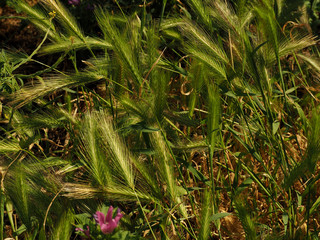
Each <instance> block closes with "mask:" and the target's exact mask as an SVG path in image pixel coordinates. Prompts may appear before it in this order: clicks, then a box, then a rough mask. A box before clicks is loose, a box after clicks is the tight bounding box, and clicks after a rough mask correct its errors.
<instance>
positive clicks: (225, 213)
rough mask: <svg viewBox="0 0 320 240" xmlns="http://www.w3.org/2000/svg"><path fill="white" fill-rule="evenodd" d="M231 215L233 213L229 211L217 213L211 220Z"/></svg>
mask: <svg viewBox="0 0 320 240" xmlns="http://www.w3.org/2000/svg"><path fill="white" fill-rule="evenodd" d="M229 215H232V213H228V212H221V213H216V214H213V215H212V216H211V218H210V221H216V220H219V219H221V218H224V217H226V216H229Z"/></svg>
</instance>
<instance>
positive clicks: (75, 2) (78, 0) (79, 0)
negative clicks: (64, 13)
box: [68, 0, 81, 6]
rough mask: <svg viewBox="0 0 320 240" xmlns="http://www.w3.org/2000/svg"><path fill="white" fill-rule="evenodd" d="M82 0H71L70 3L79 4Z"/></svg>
mask: <svg viewBox="0 0 320 240" xmlns="http://www.w3.org/2000/svg"><path fill="white" fill-rule="evenodd" d="M80 2H81V0H69V1H68V3H69V4H70V5H73V6H77V5H79V4H80Z"/></svg>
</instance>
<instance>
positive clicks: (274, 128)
mask: <svg viewBox="0 0 320 240" xmlns="http://www.w3.org/2000/svg"><path fill="white" fill-rule="evenodd" d="M279 127H280V122H279V121H278V120H276V121H274V122H273V123H272V134H273V135H275V134H276V132H277V131H278V129H279Z"/></svg>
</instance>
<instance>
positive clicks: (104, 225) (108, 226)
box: [94, 206, 123, 234]
mask: <svg viewBox="0 0 320 240" xmlns="http://www.w3.org/2000/svg"><path fill="white" fill-rule="evenodd" d="M112 212H113V207H112V206H110V207H109V209H108V213H107V215H106V216H105V215H104V214H103V213H102V212H99V211H98V212H96V214H95V215H94V218H95V220H96V221H97V223H98V224H99V225H100V229H101V232H102V233H103V234H107V233H112V231H113V230H114V229H115V228H116V227H117V226H118V224H119V221H120V218H122V216H123V215H122V214H121V213H120V209H119V208H118V211H117V216H116V217H115V218H114V219H113V218H112Z"/></svg>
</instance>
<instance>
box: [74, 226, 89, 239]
mask: <svg viewBox="0 0 320 240" xmlns="http://www.w3.org/2000/svg"><path fill="white" fill-rule="evenodd" d="M76 232H83V233H84V234H85V235H86V236H87V237H90V229H89V226H87V230H83V229H82V228H76Z"/></svg>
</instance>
